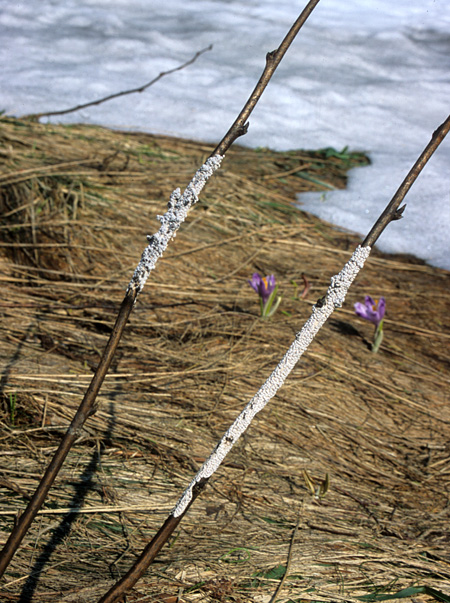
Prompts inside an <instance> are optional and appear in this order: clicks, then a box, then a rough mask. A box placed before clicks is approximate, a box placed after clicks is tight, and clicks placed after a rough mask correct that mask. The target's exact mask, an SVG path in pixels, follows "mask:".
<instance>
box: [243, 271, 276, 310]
mask: <svg viewBox="0 0 450 603" xmlns="http://www.w3.org/2000/svg"><path fill="white" fill-rule="evenodd" d="M248 284H249V285H250V287H253V289H254V290H255V291H256V293H257V294H258V295H259V297H260V298H261V300H262V303H263V306H265V305H266V303H267V301H268V299H269V297H270V296H271V295H272V293H273V292H274V290H275V287H276V284H275V277H274V275H273V274H269V276H265V277H261V276H260V275H259V274H258V273H257V272H254V273H253V275H252V279H251V280H250V281H248Z"/></svg>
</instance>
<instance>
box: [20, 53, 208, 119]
mask: <svg viewBox="0 0 450 603" xmlns="http://www.w3.org/2000/svg"><path fill="white" fill-rule="evenodd" d="M211 49H212V44H210V45H209V46H207V47H206V48H203V49H202V50H199V51H198V52H196V53H195V54H194V56H193V57H192V58H190V59H189V61H186V62H185V63H183V64H182V65H178V67H174V68H173V69H169V70H168V71H161V73H160V74H159V75H157V76H156V77H154V78H153V79H152V80H150V81H149V82H147V83H146V84H144V85H143V86H139V87H138V88H131V89H130V90H122V91H121V92H116V93H114V94H110V95H108V96H105V97H103V98H99V99H98V100H95V101H89V102H88V103H83V104H82V105H76V107H71V108H70V109H61V110H60V111H48V112H47V113H30V114H29V115H24V116H23V119H32V120H37V119H40V118H41V117H51V116H53V115H66V113H74V112H75V111H80V110H81V109H86V107H93V106H94V105H101V104H102V103H106V101H110V100H112V99H113V98H119V97H120V96H125V95H126V94H135V93H136V92H144V90H146V89H147V88H149V87H150V86H153V84H156V82H158V81H159V80H160V79H162V78H163V77H165V76H166V75H170V74H171V73H175V72H176V71H181V69H184V68H185V67H188V66H189V65H192V63H194V62H195V61H196V60H197V59H198V57H199V56H200V55H202V54H203V53H204V52H207V51H208V50H211Z"/></svg>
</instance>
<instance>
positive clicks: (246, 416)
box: [98, 116, 450, 603]
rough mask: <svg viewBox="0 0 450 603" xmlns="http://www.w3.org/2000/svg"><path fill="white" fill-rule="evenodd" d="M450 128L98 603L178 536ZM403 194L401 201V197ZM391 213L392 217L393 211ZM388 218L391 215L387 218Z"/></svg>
mask: <svg viewBox="0 0 450 603" xmlns="http://www.w3.org/2000/svg"><path fill="white" fill-rule="evenodd" d="M449 128H450V116H449V117H448V118H447V120H446V121H445V122H444V124H442V126H440V127H439V128H438V130H436V132H435V133H434V135H433V138H432V141H431V143H430V144H429V145H427V147H426V148H425V150H424V152H423V153H422V154H421V156H420V158H419V159H418V160H417V162H416V163H415V164H414V167H413V168H412V170H411V172H414V178H410V177H409V175H408V177H407V178H406V179H405V181H404V182H403V183H402V185H401V186H400V188H399V191H401V193H399V191H397V193H396V194H395V195H394V197H393V198H392V200H391V201H390V202H389V204H388V205H387V207H386V209H385V211H384V212H383V214H382V216H381V217H380V218H379V220H377V222H376V225H377V224H378V223H382V224H384V226H383V227H382V228H381V230H380V229H379V228H377V231H378V230H379V232H375V233H373V234H369V235H368V236H367V237H366V239H365V241H364V243H363V245H358V247H357V248H356V250H355V251H354V253H353V255H352V257H351V258H350V260H349V261H348V262H347V263H346V264H345V266H344V268H343V269H342V270H341V272H340V273H339V274H337V275H336V276H333V277H332V278H331V284H330V286H329V288H328V291H327V293H326V295H325V296H324V297H322V298H321V299H319V300H318V301H317V302H316V304H315V305H314V306H313V308H312V313H311V316H310V318H309V319H308V320H307V322H306V323H305V325H304V326H303V328H302V329H301V331H300V332H299V333H297V335H296V337H295V340H294V342H293V343H292V344H291V346H290V347H289V349H288V351H287V352H286V354H285V355H284V356H283V358H282V359H281V361H280V363H279V364H278V366H277V367H276V368H275V370H274V371H273V372H272V374H271V375H270V377H269V378H268V379H267V381H266V382H265V383H264V384H263V385H262V386H261V388H260V389H259V390H258V392H257V393H256V394H255V396H254V397H253V398H252V399H251V400H250V402H248V404H247V406H246V407H245V408H244V410H243V411H242V412H241V414H240V415H239V416H238V417H237V419H236V420H235V421H234V423H233V424H232V425H231V427H229V429H228V430H227V431H226V432H225V434H224V436H223V437H222V439H221V440H220V442H219V443H218V444H217V446H216V447H215V449H214V450H213V451H212V453H211V454H210V456H209V457H208V459H207V460H206V461H205V462H204V463H203V465H202V467H201V468H200V470H199V471H198V473H197V474H196V475H195V476H194V478H193V479H192V481H191V483H190V484H189V486H188V487H187V488H186V490H185V491H184V492H183V494H182V495H181V497H180V499H179V500H178V502H177V504H176V505H175V507H174V509H173V510H172V511H171V513H170V514H169V516H168V517H167V519H166V521H165V522H164V524H163V525H162V526H161V528H160V529H159V530H158V532H157V533H156V535H155V536H154V537H153V539H152V540H151V541H150V542H149V543H148V544H147V546H146V547H145V548H144V550H143V552H142V553H141V555H140V556H139V557H138V559H137V561H136V562H135V564H134V565H133V566H132V567H131V569H130V570H129V571H128V572H127V573H126V574H125V576H123V577H122V578H121V579H120V580H119V581H118V582H116V584H114V585H113V586H112V588H111V589H110V590H109V591H108V592H107V593H106V594H105V595H104V596H103V597H102V598H101V599H100V600H99V602H98V603H115V602H116V601H118V600H119V599H120V598H121V597H122V596H123V595H124V593H125V592H126V591H127V590H128V589H130V588H132V587H133V586H134V584H136V582H137V581H138V580H139V578H141V577H142V575H143V574H144V573H145V571H146V570H147V569H148V567H149V566H150V564H151V563H152V562H153V560H154V559H155V557H156V556H157V554H158V553H159V551H160V550H161V548H162V547H163V546H164V544H165V543H166V542H167V541H168V539H169V538H170V536H171V534H172V533H173V532H174V530H175V529H176V527H177V526H178V524H179V523H180V521H181V520H182V519H183V517H184V516H185V514H186V513H187V511H188V510H189V508H190V507H191V505H192V503H193V502H194V500H195V499H196V498H197V496H198V495H199V494H200V492H201V491H202V490H203V488H204V487H205V486H206V484H207V483H208V481H209V479H210V478H211V476H212V475H213V474H214V473H215V471H217V469H218V468H219V467H220V465H221V464H222V462H223V460H224V459H225V457H226V456H227V454H228V453H229V452H230V450H231V449H232V447H233V446H234V444H235V443H236V441H237V440H238V439H239V437H240V436H241V435H242V434H243V433H244V432H245V431H246V429H247V428H248V427H249V425H250V423H251V421H252V420H253V418H254V417H255V416H256V414H257V413H258V412H260V411H261V410H262V409H263V408H264V407H265V406H266V404H267V403H268V402H269V401H270V400H271V399H272V398H273V397H274V396H275V394H276V393H277V391H278V390H279V389H280V388H281V386H282V385H283V383H284V381H285V380H286V379H287V377H288V376H289V374H290V372H291V371H292V369H293V368H294V366H295V365H296V364H297V362H298V360H299V359H300V357H301V356H302V355H303V353H304V352H305V351H306V349H307V348H308V346H309V344H310V343H311V342H312V341H313V339H314V337H315V336H316V334H317V333H318V331H319V330H320V328H321V327H322V326H323V325H324V324H325V322H326V321H327V319H328V318H329V316H330V315H331V314H332V312H333V311H334V309H335V308H339V307H341V306H342V304H343V303H344V300H345V296H346V294H347V291H348V289H349V287H350V285H351V284H352V282H353V281H354V279H355V277H356V276H357V274H358V273H359V271H360V270H361V269H362V267H363V266H364V262H365V261H366V259H367V258H368V256H369V254H370V251H371V247H370V246H369V245H368V244H367V240H370V241H372V242H373V243H375V241H376V240H377V239H378V237H379V235H380V234H381V232H382V230H383V229H384V228H385V226H386V225H387V224H388V223H389V222H390V221H392V220H393V219H395V218H393V217H392V216H395V215H396V214H395V211H396V209H395V207H396V206H395V203H400V202H401V199H403V198H404V196H405V195H406V193H407V192H408V191H409V189H410V188H411V186H412V184H413V182H414V180H415V179H416V178H417V176H418V175H419V173H420V172H421V170H422V169H423V167H424V166H425V164H426V163H427V161H428V160H429V159H430V157H431V155H432V154H433V152H434V151H435V150H436V148H437V147H438V146H439V144H440V143H441V142H442V140H443V139H444V137H445V135H446V134H447V132H448V130H449ZM411 172H410V174H411ZM400 196H401V198H399V197H400ZM392 208H394V209H392ZM388 210H389V211H390V212H391V213H389V211H388ZM392 212H394V213H392ZM385 215H388V216H390V217H389V218H383V216H385ZM386 220H387V221H386ZM380 221H381V222H380ZM376 225H375V226H376ZM374 228H375V227H374ZM373 230H374V229H372V231H373ZM372 231H371V233H372ZM369 237H370V238H369Z"/></svg>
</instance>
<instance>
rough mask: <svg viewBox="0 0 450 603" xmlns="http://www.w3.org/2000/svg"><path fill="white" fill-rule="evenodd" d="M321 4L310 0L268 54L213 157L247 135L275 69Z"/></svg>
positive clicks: (221, 153)
mask: <svg viewBox="0 0 450 603" xmlns="http://www.w3.org/2000/svg"><path fill="white" fill-rule="evenodd" d="M319 2H320V0H310V1H309V2H308V4H307V5H306V7H305V8H304V10H303V11H302V13H301V14H300V16H299V18H298V19H297V20H296V21H295V23H294V25H293V26H292V27H291V29H290V30H289V31H288V33H287V34H286V36H285V38H284V40H283V41H282V42H281V44H280V46H279V47H278V48H277V50H273V51H272V52H269V53H267V55H266V66H265V68H264V71H263V73H262V75H261V77H260V78H259V81H258V83H257V84H256V86H255V88H254V90H253V92H252V93H251V95H250V96H249V98H248V100H247V102H246V103H245V105H244V108H243V109H242V111H241V112H240V113H239V115H238V116H237V118H236V120H235V121H234V123H233V125H232V126H231V128H230V129H229V130H228V132H227V133H226V134H225V136H224V137H223V138H222V140H221V141H220V142H219V144H218V145H217V146H216V148H215V149H214V151H213V152H212V155H216V154H218V155H224V154H225V152H226V151H227V150H228V149H229V148H230V146H231V145H232V144H233V142H234V141H235V140H236V138H239V136H243V135H244V134H246V133H247V130H248V125H249V124H248V123H247V119H248V118H249V116H250V114H251V112H252V111H253V109H254V108H255V105H256V103H257V102H258V101H259V99H260V98H261V94H262V93H263V92H264V90H265V88H266V86H267V84H268V83H269V81H270V79H271V77H272V75H273V74H274V71H275V69H276V68H277V67H278V65H279V64H280V61H281V59H282V58H283V57H284V55H285V54H286V51H287V50H288V48H289V46H290V45H291V44H292V42H293V40H294V39H295V37H296V35H297V34H298V32H299V31H300V29H301V27H302V26H303V24H304V23H305V21H306V20H307V18H308V17H309V15H310V14H311V13H312V11H313V10H314V8H315V7H316V6H317V4H319Z"/></svg>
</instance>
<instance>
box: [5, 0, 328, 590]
mask: <svg viewBox="0 0 450 603" xmlns="http://www.w3.org/2000/svg"><path fill="white" fill-rule="evenodd" d="M318 2H319V0H312V1H311V2H309V4H308V5H307V7H306V8H305V10H304V11H303V13H302V14H301V15H300V17H299V19H297V21H296V23H295V25H294V27H293V28H291V30H290V31H289V33H288V34H287V36H286V38H285V39H284V40H283V42H282V44H281V46H280V49H279V50H278V51H276V58H275V59H273V61H271V66H270V72H266V70H267V67H266V70H265V71H264V74H263V76H262V77H261V80H264V85H263V86H260V85H259V84H258V86H257V87H256V88H255V90H254V92H253V93H252V95H251V97H250V98H249V100H248V101H247V103H246V105H245V107H244V109H243V110H242V111H241V113H240V116H243V115H247V116H248V115H249V114H250V113H251V111H252V110H253V108H254V107H255V105H256V103H257V102H258V100H259V98H260V97H261V95H262V93H263V91H264V89H265V87H266V85H267V83H268V81H269V79H270V77H271V76H272V75H273V72H274V71H275V68H276V67H277V65H278V64H279V62H280V60H281V58H282V57H283V55H284V54H285V52H286V50H287V48H288V47H289V45H290V43H291V41H292V39H293V38H294V37H295V35H296V34H297V33H298V31H299V29H300V27H301V26H302V25H303V23H304V22H305V21H306V19H307V18H308V16H309V14H310V13H311V12H312V10H313V8H314V7H315V5H316V4H318ZM202 52H203V51H202ZM180 68H181V67H180ZM261 80H260V81H261ZM41 115H43V114H41ZM53 115H54V114H53ZM238 120H239V118H238ZM235 123H236V122H235ZM235 131H236V128H235V124H234V125H233V126H232V127H231V129H230V131H229V133H228V134H227V135H226V137H225V139H226V140H225V139H224V140H223V141H222V142H221V143H220V145H219V147H220V149H221V150H222V153H219V152H218V150H217V149H216V151H215V152H214V153H213V154H212V155H211V156H210V158H209V159H208V160H207V161H206V163H205V165H204V166H203V167H202V168H200V170H199V171H198V172H197V173H196V175H195V176H194V178H193V180H192V182H191V183H190V185H189V186H188V187H187V189H186V191H185V193H184V195H183V196H181V194H180V191H179V189H177V190H175V191H174V192H173V193H172V196H171V198H170V201H169V206H168V211H167V212H166V214H165V215H164V216H163V217H162V218H161V222H162V227H161V229H160V231H159V233H157V235H153V236H150V237H148V240H149V245H148V247H147V248H146V249H145V250H144V253H143V254H142V257H141V261H140V262H139V264H138V267H137V268H136V270H135V273H134V275H133V278H132V279H131V281H130V284H129V285H128V289H127V292H126V295H125V298H124V300H123V302H122V304H121V307H120V310H119V314H118V316H117V319H116V324H115V326H114V329H113V332H112V334H111V336H110V339H109V341H108V343H107V346H106V348H105V351H104V352H103V355H102V358H101V359H100V363H99V365H98V367H97V370H96V372H95V374H94V377H93V379H92V382H91V385H90V386H89V388H88V390H87V392H86V394H85V396H84V398H83V400H82V402H81V404H80V407H79V408H78V410H77V412H76V414H75V417H74V419H73V421H72V423H71V425H70V427H69V430H68V432H67V433H66V435H65V436H64V438H63V440H62V441H61V444H60V446H59V447H58V450H57V451H56V453H55V456H54V457H53V459H52V461H51V463H50V465H49V466H48V468H47V470H46V472H45V474H44V476H43V478H42V480H41V482H40V484H39V486H38V487H37V489H36V492H35V493H34V495H33V498H32V499H31V501H30V503H29V505H28V506H27V508H26V509H25V511H24V512H23V514H22V515H21V517H20V519H19V521H18V522H17V524H16V526H15V527H14V528H13V530H12V532H11V534H10V536H9V538H8V540H7V542H6V544H5V546H4V548H3V549H2V551H1V552H0V578H1V577H2V576H3V574H4V572H5V570H6V568H7V567H8V565H9V563H10V561H11V559H12V558H13V556H14V554H15V552H16V550H17V549H18V547H19V546H20V543H21V542H22V540H23V538H24V537H25V534H26V532H27V530H28V528H29V527H30V525H31V523H32V521H33V520H34V518H35V517H36V515H37V513H38V511H39V509H40V507H41V506H42V504H43V502H44V500H45V498H46V496H47V494H48V491H49V490H50V488H51V486H52V484H53V482H54V480H55V478H56V476H57V475H58V472H59V470H60V469H61V466H62V464H63V462H64V460H65V458H66V456H67V454H68V452H69V450H70V448H71V446H72V445H73V443H74V441H75V438H76V435H77V433H78V432H79V430H80V429H81V427H82V426H83V425H84V422H85V421H86V419H87V418H88V417H89V416H90V415H91V414H93V413H94V412H95V410H96V408H95V400H96V398H97V394H98V392H99V390H100V387H101V385H102V383H103V380H104V378H105V375H106V373H107V371H108V369H109V366H110V364H111V361H112V359H113V357H114V354H115V351H116V349H117V346H118V345H119V342H120V339H121V337H122V333H123V330H124V328H125V325H126V323H127V320H128V318H129V316H130V313H131V311H132V309H133V306H134V304H135V302H136V299H137V296H138V295H139V293H140V291H141V290H142V288H143V286H144V284H145V282H146V280H147V278H148V276H149V274H150V271H151V270H152V269H153V267H154V263H155V262H156V261H157V259H158V258H159V257H161V255H162V253H163V251H164V250H165V248H166V246H167V244H168V242H169V240H170V239H171V238H172V237H173V236H175V234H176V229H177V228H178V226H179V225H180V224H181V221H182V220H184V217H185V215H186V214H185V213H183V208H182V207H180V203H181V204H182V205H183V204H184V209H185V210H186V213H187V211H188V210H189V208H190V207H191V205H193V204H194V203H195V202H196V201H197V199H198V194H199V192H200V190H201V188H203V185H204V184H205V182H206V180H205V181H204V182H203V184H202V186H201V187H199V186H198V184H199V178H200V179H201V176H200V173H201V172H202V170H204V169H206V171H208V170H212V171H214V170H215V169H217V168H218V167H219V165H220V161H221V159H222V155H223V154H224V152H225V151H226V150H228V149H229V147H230V146H231V144H232V143H233V141H234V140H235V139H236V137H237V134H235V133H234V134H233V132H235ZM230 133H231V134H230ZM242 133H243V132H241V134H242ZM219 147H218V148H219ZM212 171H211V173H212ZM210 175H211V174H210ZM208 177H209V176H208ZM174 211H175V213H177V212H179V214H180V217H181V216H183V217H182V220H181V221H180V223H179V224H178V225H176V224H175V222H174ZM175 226H176V228H175ZM194 491H196V488H194ZM176 523H178V522H176ZM169 524H170V526H171V530H170V532H168V533H166V532H164V530H163V533H164V536H161V542H160V546H159V548H158V549H157V551H156V552H155V555H156V554H157V552H158V551H159V549H160V548H161V547H162V546H163V545H164V543H165V542H166V541H167V538H168V537H169V536H170V534H171V533H172V531H173V530H174V529H175V527H176V525H173V522H169ZM157 536H158V535H157ZM157 536H155V538H154V541H155V539H156V542H158V543H159V540H158V537H157ZM146 563H147V560H146ZM143 571H145V569H144V570H143ZM137 579H138V578H136V580H137Z"/></svg>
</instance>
